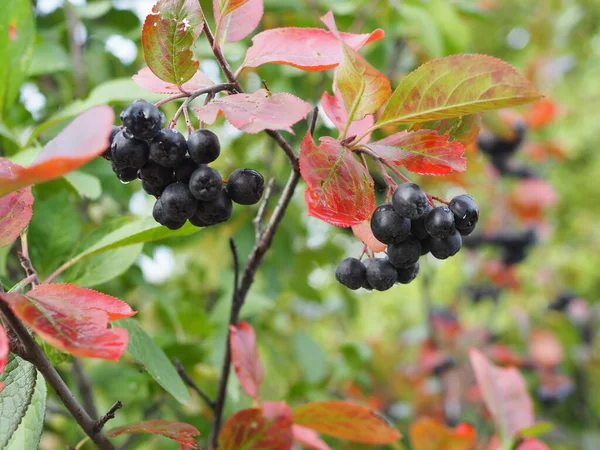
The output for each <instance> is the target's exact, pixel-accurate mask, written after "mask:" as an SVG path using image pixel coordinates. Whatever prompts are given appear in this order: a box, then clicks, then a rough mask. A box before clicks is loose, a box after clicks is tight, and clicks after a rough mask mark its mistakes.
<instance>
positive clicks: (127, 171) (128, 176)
mask: <svg viewBox="0 0 600 450" xmlns="http://www.w3.org/2000/svg"><path fill="white" fill-rule="evenodd" d="M112 170H113V172H114V173H115V174H116V175H117V178H118V179H119V180H121V181H122V182H123V183H128V182H130V181H133V180H135V179H137V174H138V170H137V169H135V168H133V167H127V166H119V165H117V164H115V163H114V162H113V164H112Z"/></svg>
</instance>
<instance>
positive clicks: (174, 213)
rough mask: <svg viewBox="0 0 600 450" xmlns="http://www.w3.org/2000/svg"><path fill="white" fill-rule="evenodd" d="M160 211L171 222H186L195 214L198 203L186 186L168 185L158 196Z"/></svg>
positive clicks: (180, 184)
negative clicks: (160, 205)
mask: <svg viewBox="0 0 600 450" xmlns="http://www.w3.org/2000/svg"><path fill="white" fill-rule="evenodd" d="M160 201H161V203H162V209H163V211H164V213H165V215H166V217H167V219H169V220H171V221H173V222H181V221H184V222H185V221H186V220H187V219H189V218H190V217H192V216H193V215H194V214H195V213H196V207H197V204H198V201H197V200H196V199H195V198H194V196H193V195H192V193H191V192H190V189H189V188H188V186H187V185H186V184H183V183H173V184H170V185H168V186H167V187H166V188H165V190H164V191H163V192H162V194H161V196H160Z"/></svg>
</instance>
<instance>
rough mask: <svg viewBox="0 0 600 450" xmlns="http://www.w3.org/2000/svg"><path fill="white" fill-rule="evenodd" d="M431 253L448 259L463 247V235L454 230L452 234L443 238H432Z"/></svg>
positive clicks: (439, 257) (438, 257)
mask: <svg viewBox="0 0 600 450" xmlns="http://www.w3.org/2000/svg"><path fill="white" fill-rule="evenodd" d="M430 244H431V249H430V251H431V254H432V255H433V256H434V257H436V258H437V259H447V258H449V257H451V256H454V255H456V254H457V253H458V251H459V250H460V248H461V247H462V237H461V236H460V233H459V232H458V231H456V230H454V233H452V234H451V235H450V236H448V237H445V238H443V239H438V238H434V237H432V238H431V241H430Z"/></svg>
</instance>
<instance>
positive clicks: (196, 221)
mask: <svg viewBox="0 0 600 450" xmlns="http://www.w3.org/2000/svg"><path fill="white" fill-rule="evenodd" d="M189 222H190V223H191V224H192V225H194V226H195V227H198V228H203V227H208V226H210V225H211V224H210V223H206V222H205V221H204V220H202V219H201V218H200V217H198V215H197V214H194V215H193V216H192V217H190V218H189Z"/></svg>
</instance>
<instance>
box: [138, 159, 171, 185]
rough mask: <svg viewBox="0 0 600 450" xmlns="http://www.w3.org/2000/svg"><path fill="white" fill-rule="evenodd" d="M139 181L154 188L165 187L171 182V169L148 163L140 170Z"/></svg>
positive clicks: (151, 162) (152, 162)
mask: <svg viewBox="0 0 600 450" xmlns="http://www.w3.org/2000/svg"><path fill="white" fill-rule="evenodd" d="M140 180H142V181H145V182H146V183H148V184H152V185H154V186H163V187H166V186H167V185H168V184H170V183H171V182H172V181H173V169H169V168H168V167H164V166H161V165H160V164H157V163H155V162H154V161H148V164H146V165H145V166H144V167H142V168H141V169H140Z"/></svg>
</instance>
